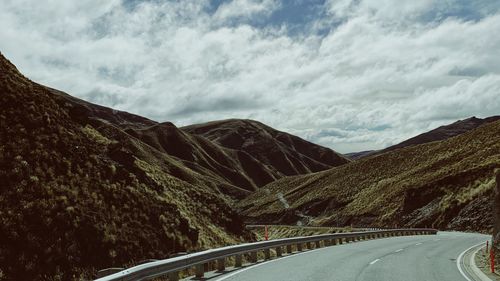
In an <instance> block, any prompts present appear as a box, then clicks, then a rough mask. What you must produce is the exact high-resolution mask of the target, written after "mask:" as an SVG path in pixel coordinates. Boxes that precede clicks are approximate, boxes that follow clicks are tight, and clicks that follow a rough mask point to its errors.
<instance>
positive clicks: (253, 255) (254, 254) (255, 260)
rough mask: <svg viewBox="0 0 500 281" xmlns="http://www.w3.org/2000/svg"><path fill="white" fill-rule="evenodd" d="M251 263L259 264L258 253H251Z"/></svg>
mask: <svg viewBox="0 0 500 281" xmlns="http://www.w3.org/2000/svg"><path fill="white" fill-rule="evenodd" d="M250 261H251V262H253V263H256V262H257V252H251V253H250Z"/></svg>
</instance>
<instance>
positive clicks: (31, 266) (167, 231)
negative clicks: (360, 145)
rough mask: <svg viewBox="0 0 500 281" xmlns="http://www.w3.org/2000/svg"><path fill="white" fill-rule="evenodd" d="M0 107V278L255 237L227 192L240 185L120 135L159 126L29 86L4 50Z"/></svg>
mask: <svg viewBox="0 0 500 281" xmlns="http://www.w3.org/2000/svg"><path fill="white" fill-rule="evenodd" d="M0 104H2V111H1V112H0V167H2V169H0V182H1V183H2V188H1V189H0V220H1V222H0V276H1V277H0V279H1V280H72V279H79V277H78V276H80V275H81V274H87V275H88V274H90V273H91V272H92V270H95V269H101V268H106V267H112V266H123V265H125V264H133V263H135V262H138V261H141V260H145V259H150V258H165V257H168V256H169V254H171V253H175V252H179V251H186V250H188V251H189V250H196V249H200V248H208V247H213V246H218V245H225V244H230V243H236V242H238V241H243V240H248V239H250V237H249V235H250V234H249V233H248V232H247V231H246V230H245V229H244V227H243V224H242V221H241V220H240V219H239V217H238V215H237V214H236V212H235V211H234V210H233V208H232V207H231V202H232V201H231V200H230V199H229V197H227V196H226V195H225V194H227V193H230V192H226V191H232V192H243V191H241V190H240V189H239V188H237V187H235V186H233V185H230V184H229V183H227V182H225V181H223V180H220V179H218V178H217V177H210V176H206V175H203V174H200V173H197V172H195V171H194V170H191V169H189V168H187V167H186V166H185V165H184V163H183V162H182V161H181V160H179V159H178V158H176V157H173V156H170V155H168V154H166V153H162V152H161V151H158V150H157V149H155V148H154V147H153V146H150V145H147V144H146V143H143V142H141V141H140V140H138V139H136V138H134V137H132V136H130V135H129V134H127V133H126V130H130V129H135V130H140V129H143V128H145V127H148V128H149V127H154V126H161V125H160V124H157V123H156V122H154V121H151V120H148V119H146V118H143V117H140V116H136V115H132V114H128V113H125V112H120V111H115V110H112V109H109V108H105V107H100V106H97V105H92V104H89V103H86V102H83V101H81V100H78V99H75V98H72V97H70V96H68V95H67V94H64V93H62V92H59V91H57V90H54V89H50V88H47V87H44V86H42V85H39V84H36V83H34V82H32V81H30V80H29V79H27V78H25V77H24V76H23V75H22V74H20V73H19V72H18V71H17V69H16V68H15V66H14V65H12V64H11V63H10V62H9V61H8V60H6V59H5V58H4V57H3V56H1V55H0ZM180 133H182V132H180ZM238 190H239V191H238Z"/></svg>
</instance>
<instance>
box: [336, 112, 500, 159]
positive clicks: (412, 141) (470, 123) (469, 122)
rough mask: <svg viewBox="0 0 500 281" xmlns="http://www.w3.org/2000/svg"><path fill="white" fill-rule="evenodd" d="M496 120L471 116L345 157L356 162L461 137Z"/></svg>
mask: <svg viewBox="0 0 500 281" xmlns="http://www.w3.org/2000/svg"><path fill="white" fill-rule="evenodd" d="M497 120H500V116H491V117H487V118H484V119H481V118H477V117H475V116H473V117H470V118H467V119H464V120H458V121H456V122H453V123H452V124H448V125H444V126H440V127H438V128H436V129H433V130H430V131H428V132H425V133H422V134H420V135H417V136H415V137H412V138H409V139H407V140H405V141H402V142H400V143H398V144H395V145H392V146H389V147H387V148H384V149H381V150H369V151H361V152H352V153H347V154H345V155H346V157H348V158H349V159H352V160H357V159H361V158H364V157H368V156H371V155H376V154H382V153H385V152H388V151H393V150H396V149H400V148H403V147H407V146H413V145H418V144H423V143H428V142H433V141H440V140H445V139H448V138H451V137H454V136H458V135H461V134H463V133H466V132H468V131H471V130H474V129H476V128H477V127H479V126H481V125H484V124H487V123H491V122H495V121H497Z"/></svg>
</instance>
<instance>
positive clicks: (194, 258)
mask: <svg viewBox="0 0 500 281" xmlns="http://www.w3.org/2000/svg"><path fill="white" fill-rule="evenodd" d="M436 233H437V230H435V229H429V228H413V229H392V230H377V231H363V232H346V233H335V234H322V235H314V236H305V237H294V238H283V239H276V240H269V241H261V242H254V243H245V244H239V245H234V246H226V247H222V248H216V249H211V250H206V251H202V252H197V253H192V254H187V255H184V256H180V257H175V258H170V259H164V260H159V261H154V262H148V263H144V264H141V265H137V266H134V267H131V268H128V269H125V270H123V271H120V272H117V273H114V274H111V275H108V276H105V277H102V278H99V279H96V280H95V281H132V280H134V281H135V280H149V279H152V278H155V277H159V276H164V275H168V279H169V280H170V281H177V280H179V272H180V271H182V270H185V269H188V268H193V267H194V268H195V269H196V276H197V277H203V273H204V264H205V263H208V262H212V261H217V267H218V270H224V268H225V259H226V258H227V257H236V265H235V266H236V267H241V266H242V255H244V254H250V261H251V262H253V263H255V262H257V252H259V251H264V254H265V259H270V258H271V257H270V249H276V255H277V256H278V257H279V256H281V255H282V251H283V248H282V247H286V252H287V253H292V245H295V246H296V250H297V251H298V252H300V251H302V250H303V248H302V247H303V245H304V244H306V245H307V247H308V248H311V244H312V243H314V246H315V248H319V247H321V242H323V246H333V245H336V244H342V243H345V242H352V241H357V240H358V241H359V240H369V239H375V238H383V237H392V236H405V235H429V234H436Z"/></svg>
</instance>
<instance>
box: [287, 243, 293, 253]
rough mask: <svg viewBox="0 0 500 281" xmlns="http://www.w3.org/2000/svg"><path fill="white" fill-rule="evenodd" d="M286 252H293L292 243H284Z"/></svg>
mask: <svg viewBox="0 0 500 281" xmlns="http://www.w3.org/2000/svg"><path fill="white" fill-rule="evenodd" d="M286 253H287V254H291V253H293V252H292V245H291V244H289V245H286Z"/></svg>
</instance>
